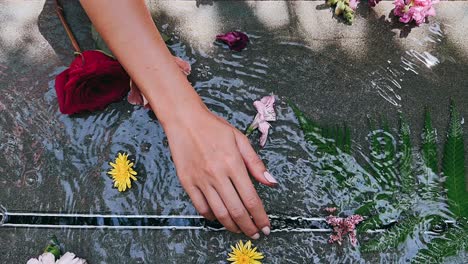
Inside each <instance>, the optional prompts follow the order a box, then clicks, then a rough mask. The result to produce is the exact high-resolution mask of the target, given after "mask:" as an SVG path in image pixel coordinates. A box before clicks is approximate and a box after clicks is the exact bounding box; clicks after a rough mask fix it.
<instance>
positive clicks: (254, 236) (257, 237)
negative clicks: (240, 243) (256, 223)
mask: <svg viewBox="0 0 468 264" xmlns="http://www.w3.org/2000/svg"><path fill="white" fill-rule="evenodd" d="M250 238H251V239H253V240H257V239H259V238H260V234H259V233H257V234H255V235H253V236H251V237H250Z"/></svg>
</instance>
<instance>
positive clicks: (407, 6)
mask: <svg viewBox="0 0 468 264" xmlns="http://www.w3.org/2000/svg"><path fill="white" fill-rule="evenodd" d="M438 2H439V1H438V0H434V1H433V0H395V2H394V4H395V9H394V10H393V14H394V15H395V16H397V17H400V18H399V21H400V22H402V23H410V22H411V21H414V22H415V23H416V25H418V26H419V25H420V24H422V23H424V21H426V18H427V17H429V16H435V14H436V13H435V9H434V7H433V5H434V4H435V3H438Z"/></svg>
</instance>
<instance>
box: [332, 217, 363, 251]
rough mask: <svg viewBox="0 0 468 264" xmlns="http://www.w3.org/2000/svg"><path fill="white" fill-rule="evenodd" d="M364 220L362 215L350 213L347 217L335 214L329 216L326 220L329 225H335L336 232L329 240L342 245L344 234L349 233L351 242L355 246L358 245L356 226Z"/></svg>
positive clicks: (334, 230)
mask: <svg viewBox="0 0 468 264" xmlns="http://www.w3.org/2000/svg"><path fill="white" fill-rule="evenodd" d="M363 220H364V218H363V217H362V216H360V215H350V216H348V217H346V218H342V217H337V216H334V215H330V216H328V217H327V219H326V221H327V223H328V224H329V225H331V226H332V227H333V232H334V234H333V235H331V236H330V240H328V242H329V243H334V242H337V243H338V244H340V245H341V242H342V241H343V236H345V235H348V236H349V240H350V241H351V244H352V245H353V246H356V245H357V238H356V226H357V224H359V223H360V222H361V221H363Z"/></svg>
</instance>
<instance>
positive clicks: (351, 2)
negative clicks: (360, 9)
mask: <svg viewBox="0 0 468 264" xmlns="http://www.w3.org/2000/svg"><path fill="white" fill-rule="evenodd" d="M358 3H359V0H349V7H351V9H353V10H356V8H357V5H358Z"/></svg>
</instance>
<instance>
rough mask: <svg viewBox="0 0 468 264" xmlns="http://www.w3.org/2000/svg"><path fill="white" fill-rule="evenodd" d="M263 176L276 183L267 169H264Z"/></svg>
mask: <svg viewBox="0 0 468 264" xmlns="http://www.w3.org/2000/svg"><path fill="white" fill-rule="evenodd" d="M263 177H265V179H266V180H267V181H268V182H269V183H274V184H277V183H278V181H276V180H275V178H273V176H271V174H270V173H269V172H268V171H265V172H264V173H263Z"/></svg>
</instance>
